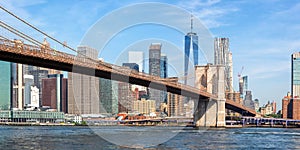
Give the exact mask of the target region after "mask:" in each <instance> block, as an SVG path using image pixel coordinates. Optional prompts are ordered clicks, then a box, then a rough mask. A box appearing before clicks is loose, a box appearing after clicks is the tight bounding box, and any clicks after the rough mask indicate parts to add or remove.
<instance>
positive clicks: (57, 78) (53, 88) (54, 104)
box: [42, 74, 68, 113]
mask: <svg viewBox="0 0 300 150" xmlns="http://www.w3.org/2000/svg"><path fill="white" fill-rule="evenodd" d="M67 80H68V79H66V78H63V74H52V75H48V78H45V79H42V90H43V93H42V106H50V108H51V109H56V110H57V111H60V112H65V113H67V112H68V110H67V109H68V108H67V106H68V104H67V102H68V99H67V98H68V96H67V92H68V86H67V85H68V83H67V82H68V81H67Z"/></svg>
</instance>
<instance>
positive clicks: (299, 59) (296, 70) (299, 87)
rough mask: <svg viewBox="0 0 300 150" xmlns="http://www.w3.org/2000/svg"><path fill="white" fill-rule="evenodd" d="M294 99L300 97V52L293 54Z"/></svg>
mask: <svg viewBox="0 0 300 150" xmlns="http://www.w3.org/2000/svg"><path fill="white" fill-rule="evenodd" d="M291 63H292V81H291V82H292V87H291V88H292V97H299V96H300V52H296V53H293V54H292V59H291Z"/></svg>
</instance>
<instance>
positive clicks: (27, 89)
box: [24, 74, 34, 106]
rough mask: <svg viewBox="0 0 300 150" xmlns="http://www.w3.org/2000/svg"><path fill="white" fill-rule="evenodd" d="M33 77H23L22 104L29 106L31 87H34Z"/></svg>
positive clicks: (26, 75)
mask: <svg viewBox="0 0 300 150" xmlns="http://www.w3.org/2000/svg"><path fill="white" fill-rule="evenodd" d="M33 78H34V77H33V75H28V74H25V75H24V84H25V87H24V104H25V106H26V105H30V102H31V86H33V85H34V79H33Z"/></svg>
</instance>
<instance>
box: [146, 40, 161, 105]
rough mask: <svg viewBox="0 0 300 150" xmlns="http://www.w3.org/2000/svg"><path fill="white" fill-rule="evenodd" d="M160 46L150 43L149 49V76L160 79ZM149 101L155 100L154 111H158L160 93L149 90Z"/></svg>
mask: <svg viewBox="0 0 300 150" xmlns="http://www.w3.org/2000/svg"><path fill="white" fill-rule="evenodd" d="M161 46H162V45H161V44H160V43H152V44H151V45H150V47H149V74H150V75H153V76H158V77H160V76H161V74H160V62H161V59H160V56H161ZM149 95H150V99H152V100H156V109H157V110H159V108H160V103H161V99H162V98H161V91H160V90H156V89H152V88H149Z"/></svg>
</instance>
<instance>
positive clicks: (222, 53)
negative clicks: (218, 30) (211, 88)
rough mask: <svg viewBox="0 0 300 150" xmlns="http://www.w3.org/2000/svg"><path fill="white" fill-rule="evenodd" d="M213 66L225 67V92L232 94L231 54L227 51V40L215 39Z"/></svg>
mask: <svg viewBox="0 0 300 150" xmlns="http://www.w3.org/2000/svg"><path fill="white" fill-rule="evenodd" d="M214 55H215V58H214V59H215V60H214V63H215V65H224V66H225V90H226V91H229V92H233V79H232V77H233V70H232V53H231V52H230V51H229V38H215V41H214Z"/></svg>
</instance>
